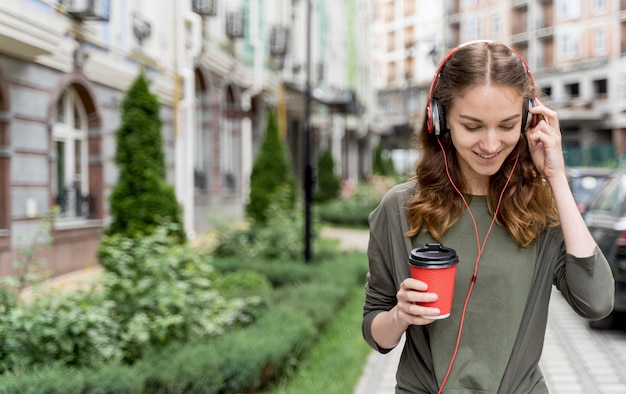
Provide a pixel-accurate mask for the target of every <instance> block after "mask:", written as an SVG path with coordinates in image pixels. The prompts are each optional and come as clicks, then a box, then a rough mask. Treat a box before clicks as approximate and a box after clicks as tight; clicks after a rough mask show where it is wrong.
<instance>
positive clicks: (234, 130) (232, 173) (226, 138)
mask: <svg viewBox="0 0 626 394" xmlns="http://www.w3.org/2000/svg"><path fill="white" fill-rule="evenodd" d="M224 98H225V100H224V102H225V103H226V114H227V115H226V117H225V119H224V121H223V123H222V130H221V136H220V170H221V172H222V175H223V182H222V184H223V186H224V187H225V190H226V191H228V192H233V191H235V190H236V189H237V187H238V184H239V181H240V179H238V178H239V174H240V172H241V168H240V167H241V151H240V149H241V138H240V136H239V123H240V122H241V121H240V119H238V118H237V117H236V115H235V113H236V111H237V110H238V109H239V105H238V104H237V100H236V97H235V92H234V91H233V87H232V86H228V87H226V91H225V92H224Z"/></svg>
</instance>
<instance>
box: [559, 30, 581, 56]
mask: <svg viewBox="0 0 626 394" xmlns="http://www.w3.org/2000/svg"><path fill="white" fill-rule="evenodd" d="M578 41H579V40H578V37H577V36H576V35H574V34H565V35H564V36H563V40H562V41H561V54H562V56H563V58H564V59H575V58H577V57H578Z"/></svg>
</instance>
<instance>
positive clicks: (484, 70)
mask: <svg viewBox="0 0 626 394" xmlns="http://www.w3.org/2000/svg"><path fill="white" fill-rule="evenodd" d="M528 74H529V72H528V70H527V69H526V66H525V64H524V63H523V62H522V60H521V59H520V57H519V56H518V55H517V54H516V53H514V52H513V51H511V49H510V48H508V47H507V46H506V45H503V44H500V43H494V42H489V43H484V42H483V43H475V44H469V45H466V46H462V47H460V48H458V49H457V50H456V51H455V52H454V53H453V54H452V56H451V57H450V58H449V59H448V60H447V62H446V63H445V65H444V66H443V67H441V69H440V76H439V78H438V81H437V83H436V85H435V87H434V91H433V99H434V100H437V102H438V103H439V105H440V106H441V107H442V108H443V110H444V113H445V111H446V109H448V108H450V107H451V105H453V103H454V99H455V97H457V96H459V95H462V94H463V93H464V92H466V91H467V89H469V88H471V87H474V86H480V85H483V84H486V83H489V84H492V85H495V86H505V87H512V88H514V89H516V90H517V91H518V92H519V93H520V94H521V95H523V96H524V100H525V101H528V100H529V99H533V98H534V96H535V87H534V86H533V83H532V79H531V78H530V76H529V75H528ZM521 110H522V109H521V108H520V111H521ZM437 139H439V141H437ZM415 142H416V143H417V146H418V149H420V154H421V156H420V159H419V161H418V163H417V166H416V170H415V179H416V181H417V192H416V194H415V195H414V196H413V198H412V199H411V200H409V201H408V202H407V204H406V210H407V213H408V215H409V223H410V226H411V230H410V231H409V232H408V233H407V235H408V236H414V235H417V234H418V233H419V232H420V231H421V230H422V228H423V227H426V229H427V231H428V232H429V233H430V234H431V235H432V236H433V238H435V239H436V240H437V241H439V242H441V238H442V236H443V234H444V233H445V232H446V231H447V230H448V229H449V228H450V227H452V226H453V225H454V224H455V223H456V222H457V221H458V220H459V218H460V217H461V214H462V213H463V210H464V209H465V205H464V203H463V200H462V198H461V196H459V195H458V193H457V192H456V190H455V189H454V187H453V185H452V184H451V183H450V180H449V179H448V175H447V174H446V169H445V164H444V155H443V152H442V148H441V146H443V149H444V150H445V152H446V157H447V160H448V168H449V171H450V177H451V178H452V180H453V181H454V184H455V185H456V186H457V187H458V188H459V190H461V191H462V192H469V190H470V189H469V186H468V185H467V183H466V182H465V181H464V178H463V176H462V175H461V170H460V167H459V159H458V156H457V152H456V149H455V147H454V145H453V144H452V139H451V137H450V131H449V130H448V131H445V132H444V131H442V135H440V136H439V137H437V136H435V135H434V133H428V131H427V119H426V116H424V122H423V124H422V129H421V132H420V133H418V134H417V135H416V138H415ZM439 143H441V146H440V145H439ZM518 155H519V159H518V163H517V165H515V160H516V157H517V156H518ZM511 171H513V173H512V174H511ZM509 174H511V180H510V182H509V184H508V186H507V188H506V191H505V193H504V195H503V197H502V203H501V205H500V208H499V210H498V213H497V217H496V222H497V223H498V224H499V225H504V226H505V227H506V228H507V229H508V231H509V232H510V233H511V235H512V236H513V237H514V238H515V240H516V242H517V245H518V246H519V247H528V246H529V245H531V244H532V243H533V242H534V241H535V240H536V239H537V237H538V236H539V234H540V233H541V232H542V231H543V230H545V229H546V228H547V227H549V226H553V225H558V223H559V218H558V213H557V210H556V205H555V203H554V198H553V195H552V190H551V189H550V186H549V185H548V183H547V182H546V181H545V180H544V179H543V177H542V175H541V173H540V172H539V171H538V170H537V167H536V166H535V165H534V163H533V161H532V158H531V156H530V152H529V150H528V145H527V141H526V137H525V136H524V133H523V132H522V133H521V137H520V140H519V142H518V143H517V145H516V146H515V148H514V149H513V151H512V152H511V154H509V156H508V157H507V158H506V159H505V161H504V163H503V165H502V167H501V168H500V169H499V170H498V172H497V173H495V174H494V175H492V176H491V177H490V179H489V191H488V194H487V209H488V210H489V213H490V214H491V215H492V216H493V215H494V213H495V210H496V207H497V205H498V200H499V198H500V194H501V192H502V190H503V188H504V186H505V184H506V182H507V178H508V176H509ZM468 198H471V196H468V197H466V199H468Z"/></svg>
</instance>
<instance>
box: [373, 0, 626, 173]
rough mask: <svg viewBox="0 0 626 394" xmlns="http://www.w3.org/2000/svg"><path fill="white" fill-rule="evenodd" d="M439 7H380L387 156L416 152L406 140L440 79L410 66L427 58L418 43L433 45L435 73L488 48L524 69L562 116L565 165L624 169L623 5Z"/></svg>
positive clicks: (415, 0)
mask: <svg viewBox="0 0 626 394" xmlns="http://www.w3.org/2000/svg"><path fill="white" fill-rule="evenodd" d="M439 3H441V9H438V8H437V7H436V6H435V4H434V2H425V1H420V0H379V1H377V23H376V26H377V30H376V32H377V38H376V39H377V43H378V45H377V46H376V52H375V53H376V55H377V63H376V64H377V66H378V69H377V70H378V72H377V75H378V87H379V93H378V100H379V115H380V117H381V122H379V123H380V125H381V128H382V130H380V131H381V134H382V135H383V140H384V141H385V140H386V141H385V142H386V145H387V147H388V148H389V149H397V148H405V149H408V148H409V147H410V145H409V143H410V142H409V138H408V137H407V134H412V133H413V132H414V131H415V130H416V129H417V128H419V126H420V125H421V119H422V116H423V110H424V108H425V107H426V101H427V93H428V88H429V86H428V85H429V83H430V80H432V78H433V76H434V69H433V67H432V65H430V64H428V65H426V64H423V65H422V66H420V67H416V66H417V65H416V64H415V61H416V58H415V57H414V56H417V60H419V59H420V58H421V59H424V58H425V56H424V55H423V54H422V55H421V56H420V55H414V54H415V53H418V54H419V48H420V46H419V44H418V45H417V46H415V47H412V46H411V44H412V43H413V42H414V41H413V40H415V41H416V42H418V43H420V42H422V43H423V42H429V41H430V40H432V39H433V38H432V37H435V39H434V40H435V42H436V44H435V45H434V48H435V49H434V50H433V51H431V52H430V53H432V54H434V56H433V60H435V62H434V64H436V63H438V62H439V61H440V60H441V58H442V57H443V56H444V55H445V54H446V53H447V52H448V51H450V50H451V49H452V48H454V47H456V46H457V45H459V44H461V43H464V42H468V41H472V40H477V39H489V40H495V41H500V42H504V43H505V44H508V45H510V46H511V47H512V48H514V49H515V50H516V51H517V52H519V53H520V54H521V55H522V56H523V57H524V58H525V59H526V60H527V62H528V64H529V67H530V69H531V72H532V74H533V77H534V80H535V84H536V86H537V87H538V92H537V93H538V96H539V97H540V98H541V100H542V101H543V102H544V103H545V104H546V105H548V106H549V107H551V108H553V109H554V110H556V111H557V112H558V114H559V119H560V126H561V131H562V134H563V144H564V152H565V159H566V163H567V164H568V165H571V166H577V165H586V166H597V165H618V166H623V165H624V158H625V153H626V140H625V137H626V134H625V132H626V115H625V114H626V112H625V111H624V110H625V108H626V63H625V62H626V57H625V56H624V54H625V53H626V1H624V0H589V1H586V0H508V1H496V0H446V1H444V2H437V4H439ZM420 7H421V8H422V9H420V10H419V12H413V10H416V9H419V8H420ZM420 15H421V16H422V17H424V16H425V15H429V18H428V19H429V20H430V21H431V22H430V24H428V23H427V22H426V21H420V22H418V21H419V18H420ZM437 21H439V22H440V25H438V24H437ZM427 26H428V28H427ZM413 35H414V38H409V37H413ZM407 43H408V44H407ZM407 48H411V50H407ZM413 48H415V50H413ZM412 61H413V63H412ZM412 67H416V69H412ZM406 125H408V126H406Z"/></svg>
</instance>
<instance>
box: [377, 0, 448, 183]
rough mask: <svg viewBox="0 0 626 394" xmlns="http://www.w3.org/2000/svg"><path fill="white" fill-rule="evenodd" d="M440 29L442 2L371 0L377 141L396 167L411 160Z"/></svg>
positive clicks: (439, 43)
mask: <svg viewBox="0 0 626 394" xmlns="http://www.w3.org/2000/svg"><path fill="white" fill-rule="evenodd" d="M444 28H445V24H444V3H443V2H439V1H428V2H427V1H423V0H377V1H376V18H375V23H374V31H375V37H376V38H375V40H376V41H375V45H374V54H373V56H374V64H375V67H376V87H377V89H378V109H377V121H376V127H377V132H378V134H376V136H378V135H380V138H379V140H378V141H376V143H378V142H382V144H383V146H384V147H385V148H386V149H387V150H388V151H390V152H393V155H394V164H395V167H396V170H397V171H401V172H407V171H410V168H411V166H412V163H413V162H414V160H415V155H414V153H415V151H414V150H413V149H412V145H411V136H412V134H413V132H414V131H415V129H416V128H417V127H419V125H420V124H421V121H422V119H423V110H424V108H425V105H424V103H425V102H426V97H427V95H428V90H429V87H430V82H431V80H432V77H433V75H434V73H435V70H436V66H437V64H438V62H439V59H440V57H441V56H442V54H443V50H444V48H445V46H446V45H445V42H444Z"/></svg>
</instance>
